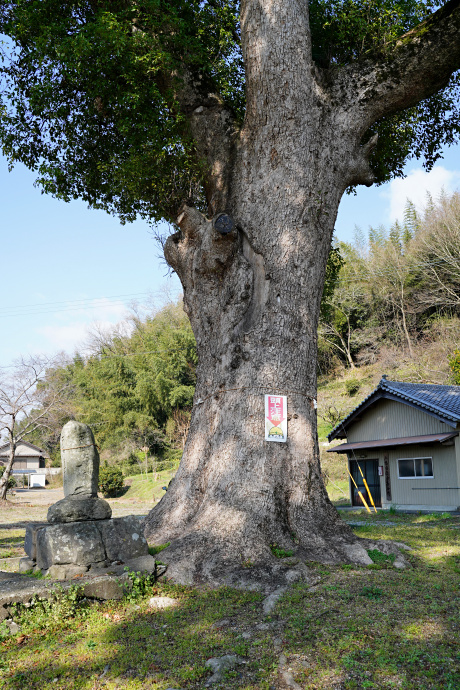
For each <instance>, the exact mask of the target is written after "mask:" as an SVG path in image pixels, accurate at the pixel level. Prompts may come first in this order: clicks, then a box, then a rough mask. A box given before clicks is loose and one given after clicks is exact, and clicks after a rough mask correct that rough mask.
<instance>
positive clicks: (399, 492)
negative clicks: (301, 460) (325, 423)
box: [328, 376, 460, 511]
mask: <svg viewBox="0 0 460 690" xmlns="http://www.w3.org/2000/svg"><path fill="white" fill-rule="evenodd" d="M459 432H460V386H439V385H434V384H424V383H403V382H400V381H388V380H387V379H386V377H385V376H383V377H382V379H381V381H380V383H379V384H378V386H377V388H376V389H375V390H373V391H372V393H370V395H368V396H367V398H365V399H364V400H363V401H362V402H361V403H360V404H359V405H358V406H357V407H355V409H354V410H353V411H352V412H350V414H349V415H348V416H347V417H345V419H343V420H342V421H341V422H339V423H338V424H337V425H336V426H335V427H334V429H333V430H332V431H331V433H330V434H329V436H328V439H329V442H331V441H333V440H334V439H345V440H346V442H345V443H342V444H340V445H339V446H335V447H334V448H330V449H328V452H329V453H346V454H347V457H348V468H349V471H350V473H351V475H352V477H353V479H354V480H355V482H356V484H357V485H358V489H356V488H355V486H354V484H353V482H352V481H351V479H350V495H351V503H352V505H354V506H359V505H362V501H361V498H360V496H359V492H361V493H362V494H363V496H364V497H365V498H366V496H367V492H366V489H365V486H364V482H363V478H362V476H361V472H362V473H363V475H364V477H365V478H366V481H367V483H368V486H369V489H370V492H371V494H372V497H373V500H374V503H375V505H376V506H377V507H379V506H381V507H382V508H386V509H388V508H390V507H392V506H393V507H395V508H397V509H399V510H427V511H450V510H457V509H459V507H460V437H459ZM366 500H367V502H368V503H369V500H368V498H366Z"/></svg>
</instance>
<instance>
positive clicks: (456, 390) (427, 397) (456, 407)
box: [328, 377, 460, 441]
mask: <svg viewBox="0 0 460 690" xmlns="http://www.w3.org/2000/svg"><path fill="white" fill-rule="evenodd" d="M385 394H389V395H391V396H392V397H395V398H399V399H400V400H401V401H406V402H408V403H410V404H412V405H415V406H417V407H419V408H420V409H421V410H426V411H427V412H430V413H432V414H435V415H436V416H438V417H441V418H443V419H446V420H448V421H450V422H460V386H438V385H437V384H433V383H404V382H402V381H388V380H387V379H386V378H385V377H382V379H381V380H380V382H379V384H378V386H377V388H375V389H374V390H373V391H372V393H370V394H369V395H368V396H367V398H364V400H362V401H361V402H360V404H359V405H357V407H355V408H354V410H352V411H351V412H350V414H349V415H347V416H346V417H345V419H343V420H342V421H341V422H339V423H338V424H337V426H335V427H334V428H333V429H332V431H331V433H330V434H329V436H328V438H329V441H331V440H332V439H333V438H336V437H337V435H338V434H337V432H338V431H341V430H343V429H344V427H345V426H346V424H347V422H348V421H349V420H350V419H351V418H352V417H355V416H356V413H357V412H358V411H359V410H360V408H362V407H367V404H366V403H368V401H369V399H370V398H375V399H376V400H378V399H379V398H380V397H386V396H385Z"/></svg>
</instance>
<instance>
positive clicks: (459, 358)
mask: <svg viewBox="0 0 460 690" xmlns="http://www.w3.org/2000/svg"><path fill="white" fill-rule="evenodd" d="M449 366H450V369H451V371H452V378H453V380H454V383H455V384H456V385H457V386H458V385H459V384H460V350H455V351H454V354H453V355H452V357H451V358H450V359H449Z"/></svg>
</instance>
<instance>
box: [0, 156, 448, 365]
mask: <svg viewBox="0 0 460 690" xmlns="http://www.w3.org/2000/svg"><path fill="white" fill-rule="evenodd" d="M407 173H408V176H407V178H406V179H405V180H394V181H392V182H391V183H389V184H387V185H384V186H382V187H372V188H370V189H368V188H364V187H361V188H359V189H358V194H357V195H356V196H352V195H350V196H345V197H344V199H343V200H342V203H341V206H340V209H339V216H338V219H337V223H336V235H337V237H338V238H339V239H342V240H351V239H352V237H353V232H354V228H355V226H356V225H357V226H360V227H361V228H362V229H363V230H367V228H368V227H369V226H370V225H372V226H378V225H380V224H384V225H387V226H388V225H389V224H390V223H391V222H392V221H393V220H395V219H396V218H398V217H401V214H402V210H403V208H404V203H405V200H406V198H407V197H409V198H411V199H412V200H413V201H414V202H415V203H417V204H419V205H422V204H423V201H424V199H425V193H426V190H427V189H429V190H430V191H431V192H432V194H433V196H434V197H436V196H437V195H438V194H439V192H440V191H441V188H444V189H445V190H446V191H448V192H449V191H453V190H454V189H458V188H460V146H457V147H452V148H450V149H448V150H447V151H446V152H445V156H444V160H442V161H440V163H439V164H438V165H436V166H435V168H434V169H433V171H432V172H431V173H430V174H429V175H427V174H426V173H424V172H423V170H422V168H421V165H419V164H418V163H417V162H415V163H410V164H409V165H408V166H407ZM33 183H34V175H33V173H31V172H30V171H28V170H27V169H26V168H24V167H23V166H19V165H18V166H17V167H16V168H14V170H13V171H12V172H11V173H10V172H8V168H7V163H6V160H5V159H4V158H1V157H0V202H1V221H0V222H1V225H0V241H1V245H0V246H1V249H2V257H3V261H2V274H1V275H2V279H1V284H2V290H1V297H0V366H8V365H10V364H11V362H12V361H13V360H14V359H16V358H17V357H19V356H21V355H23V356H27V355H28V354H39V353H46V354H52V353H55V352H57V351H62V350H64V351H66V352H68V353H73V352H74V351H75V349H76V348H78V347H79V346H80V344H81V343H82V342H83V341H84V339H85V333H86V331H87V329H88V327H90V326H91V324H93V323H94V322H97V323H99V324H100V325H101V326H102V327H105V326H108V325H110V324H115V323H117V322H118V321H119V320H121V319H122V318H123V316H124V314H126V311H127V308H128V306H129V304H130V303H131V302H132V301H138V302H141V303H143V302H147V303H148V304H150V305H158V306H161V304H162V303H164V302H165V300H166V296H165V294H166V293H167V294H168V295H171V296H172V297H175V296H177V295H178V294H179V293H180V284H179V281H178V279H177V277H176V276H173V277H169V278H168V277H167V275H166V274H167V267H166V265H165V264H164V262H162V261H161V260H160V258H159V253H160V252H159V248H158V246H157V244H156V243H155V241H154V239H153V237H152V234H151V229H150V227H149V226H148V224H147V223H144V222H141V221H138V222H136V223H133V224H130V225H125V226H122V225H121V224H120V223H119V221H118V220H117V219H116V218H113V217H111V216H109V215H107V214H106V213H105V212H103V211H94V210H89V209H88V208H87V207H86V205H85V204H84V203H82V202H78V201H73V202H71V203H69V204H66V203H64V202H62V201H57V200H56V199H53V198H51V197H47V196H45V195H42V194H41V192H40V190H39V189H37V188H35V187H34V186H33Z"/></svg>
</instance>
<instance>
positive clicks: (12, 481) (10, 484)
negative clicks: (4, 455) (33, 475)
mask: <svg viewBox="0 0 460 690" xmlns="http://www.w3.org/2000/svg"><path fill="white" fill-rule="evenodd" d="M17 486H18V483H17V481H16V477H13V475H12V474H10V476H9V477H8V481H7V483H6V488H7V491H11V489H15V488H16V487H17Z"/></svg>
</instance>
